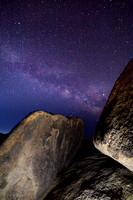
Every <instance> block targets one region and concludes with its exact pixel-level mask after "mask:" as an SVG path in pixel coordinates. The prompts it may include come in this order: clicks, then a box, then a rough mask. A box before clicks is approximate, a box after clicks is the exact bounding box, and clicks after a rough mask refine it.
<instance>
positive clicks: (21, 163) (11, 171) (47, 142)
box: [0, 111, 83, 200]
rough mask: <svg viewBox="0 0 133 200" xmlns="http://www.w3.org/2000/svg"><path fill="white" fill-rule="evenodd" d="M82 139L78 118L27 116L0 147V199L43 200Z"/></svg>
mask: <svg viewBox="0 0 133 200" xmlns="http://www.w3.org/2000/svg"><path fill="white" fill-rule="evenodd" d="M82 138H83V121H82V120H81V119H80V118H76V117H72V118H66V117H64V116H61V115H58V114H55V115H52V114H50V113H46V112H44V111H36V112H33V113H31V114H30V115H29V116H27V117H26V118H25V119H24V120H22V121H21V122H20V123H19V124H18V125H17V126H16V127H15V128H14V129H13V130H12V131H11V133H10V135H9V137H8V138H7V139H6V140H5V141H4V142H3V143H2V145H1V146H0V199H2V200H5V199H6V200H18V199H19V200H39V199H43V198H44V197H45V195H46V194H47V193H48V192H49V191H50V189H51V188H52V181H53V179H54V178H55V177H56V174H57V172H59V171H60V170H61V169H62V168H63V167H66V166H67V165H68V164H69V162H70V160H71V159H72V157H73V156H74V155H75V153H76V151H77V149H78V148H79V146H80V144H81V141H82Z"/></svg>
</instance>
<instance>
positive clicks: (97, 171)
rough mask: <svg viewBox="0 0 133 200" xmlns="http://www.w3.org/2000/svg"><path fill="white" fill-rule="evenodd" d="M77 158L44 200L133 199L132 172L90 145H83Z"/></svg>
mask: <svg viewBox="0 0 133 200" xmlns="http://www.w3.org/2000/svg"><path fill="white" fill-rule="evenodd" d="M76 157H77V158H75V159H74V160H73V162H72V163H71V164H70V166H69V167H68V168H67V169H66V170H63V171H62V172H61V173H60V174H58V177H57V179H56V184H57V182H58V185H57V186H56V187H55V188H54V189H53V190H52V191H51V192H50V193H49V194H48V195H47V197H46V198H45V199H44V200H133V181H132V180H133V173H132V172H131V171H129V170H128V169H126V168H125V167H124V166H122V165H121V164H119V163H118V162H116V161H115V160H113V159H111V158H110V157H108V156H105V155H103V154H101V153H100V152H98V151H95V149H93V146H92V144H91V143H90V142H89V143H88V142H85V143H83V146H82V147H81V149H80V150H79V152H78V154H77V155H76Z"/></svg>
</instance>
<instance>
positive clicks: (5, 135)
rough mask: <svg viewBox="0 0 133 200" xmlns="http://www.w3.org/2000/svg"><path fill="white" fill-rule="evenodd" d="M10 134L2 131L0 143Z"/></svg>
mask: <svg viewBox="0 0 133 200" xmlns="http://www.w3.org/2000/svg"><path fill="white" fill-rule="evenodd" d="M8 136H9V134H3V133H0V144H2V143H3V142H4V141H5V140H6V139H7V138H8Z"/></svg>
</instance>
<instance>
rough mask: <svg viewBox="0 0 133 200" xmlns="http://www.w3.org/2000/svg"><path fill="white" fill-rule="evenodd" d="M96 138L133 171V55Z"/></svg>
mask: <svg viewBox="0 0 133 200" xmlns="http://www.w3.org/2000/svg"><path fill="white" fill-rule="evenodd" d="M93 141H94V145H95V147H96V148H97V149H99V150H100V151H101V152H102V153H104V154H106V155H109V156H110V157H112V158H113V159H115V160H117V161H118V162H120V163H121V164H123V165H124V166H125V167H127V168H128V169H130V170H131V171H133V59H132V60H131V61H130V62H129V63H128V65H127V66H126V67H125V69H124V71H123V72H122V74H121V75H120V77H119V78H118V80H117V81H116V83H115V85H114V87H113V89H112V92H111V94H110V96H109V99H108V101H107V103H106V105H105V108H104V110H103V112H102V115H101V117H100V120H99V122H98V125H97V127H96V130H95V133H94V136H93Z"/></svg>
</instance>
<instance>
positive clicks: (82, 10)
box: [0, 0, 133, 137]
mask: <svg viewBox="0 0 133 200" xmlns="http://www.w3.org/2000/svg"><path fill="white" fill-rule="evenodd" d="M132 13H133V12H132V1H131V0H101V1H100V0H90V1H89V0H88V1H87V0H78V1H76V0H43V1H39V0H38V1H31V0H29V1H21V0H10V1H7V0H5V1H1V2H0V19H1V22H0V33H1V34H0V132H8V131H10V130H11V129H12V128H13V126H14V125H15V124H16V123H18V122H19V121H20V120H21V119H22V118H23V117H24V116H25V115H27V114H28V113H29V112H31V111H34V110H40V109H41V110H45V111H48V112H52V113H61V114H63V115H67V116H73V115H74V116H79V117H82V118H83V119H84V121H85V136H86V137H90V136H91V135H92V133H93V131H94V128H95V125H96V123H97V121H98V118H99V116H100V114H101V112H102V109H103V107H104V105H105V103H106V101H107V98H108V95H109V93H110V91H111V89H112V87H113V85H114V82H115V80H116V79H117V77H118V76H119V74H120V73H121V72H122V70H123V69H124V67H125V65H126V64H127V62H128V61H129V60H130V59H131V57H132V52H133V40H132V39H133V37H132V35H133V24H132V22H133V20H132V18H133V14H132Z"/></svg>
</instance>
